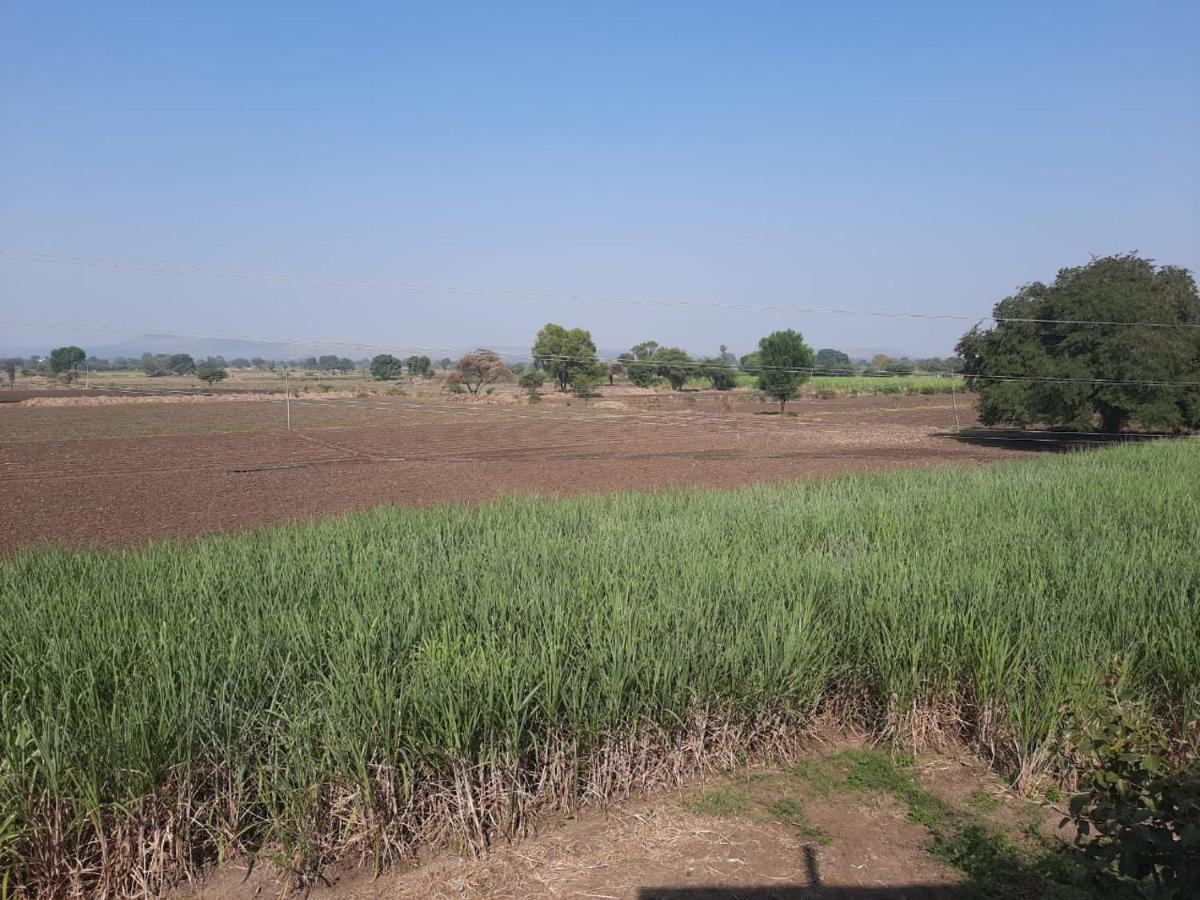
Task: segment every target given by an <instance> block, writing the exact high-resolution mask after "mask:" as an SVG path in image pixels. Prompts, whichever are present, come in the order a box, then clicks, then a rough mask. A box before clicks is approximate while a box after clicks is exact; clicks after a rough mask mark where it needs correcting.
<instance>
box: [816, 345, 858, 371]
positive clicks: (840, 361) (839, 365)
mask: <svg viewBox="0 0 1200 900" xmlns="http://www.w3.org/2000/svg"><path fill="white" fill-rule="evenodd" d="M815 363H816V367H817V368H818V369H820V370H821V371H822V372H823V373H825V374H834V375H840V374H842V373H845V374H847V375H848V374H850V373H851V372H853V371H854V366H853V365H851V364H850V357H849V355H847V354H846V353H843V352H842V351H841V350H831V349H829V348H828V347H827V348H825V349H824V350H818V351H817V355H816V358H815Z"/></svg>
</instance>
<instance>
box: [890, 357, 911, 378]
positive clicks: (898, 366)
mask: <svg viewBox="0 0 1200 900" xmlns="http://www.w3.org/2000/svg"><path fill="white" fill-rule="evenodd" d="M916 370H917V367H916V366H914V365H913V362H912V360H911V359H889V360H888V361H887V362H886V363H885V364H884V366H883V371H885V372H887V373H889V374H891V375H911V374H912V373H913V372H915V371H916Z"/></svg>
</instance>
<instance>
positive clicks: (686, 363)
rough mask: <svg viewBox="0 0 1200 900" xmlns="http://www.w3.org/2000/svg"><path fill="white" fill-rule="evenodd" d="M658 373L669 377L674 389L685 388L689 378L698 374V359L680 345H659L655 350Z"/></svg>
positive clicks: (666, 377)
mask: <svg viewBox="0 0 1200 900" xmlns="http://www.w3.org/2000/svg"><path fill="white" fill-rule="evenodd" d="M654 362H655V366H656V369H655V371H656V372H657V374H658V375H660V376H662V377H663V378H665V379H667V381H669V382H670V384H671V387H672V388H673V389H674V390H677V391H680V390H683V386H684V385H685V384H687V380H688V379H689V378H692V377H693V376H695V375H696V374H698V372H699V369H698V368H697V366H696V361H695V360H694V359H692V358H691V357H690V356H688V355H687V353H686V352H685V351H683V350H680V349H679V348H678V347H659V348H658V349H657V350H655V351H654Z"/></svg>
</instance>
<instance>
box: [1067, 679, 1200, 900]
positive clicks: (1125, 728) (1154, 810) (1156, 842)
mask: <svg viewBox="0 0 1200 900" xmlns="http://www.w3.org/2000/svg"><path fill="white" fill-rule="evenodd" d="M1077 740H1078V742H1079V749H1080V750H1081V752H1082V754H1083V755H1084V757H1085V760H1086V761H1087V763H1088V766H1089V768H1088V770H1087V772H1086V774H1085V776H1084V785H1085V787H1086V790H1085V791H1084V792H1083V793H1081V794H1077V795H1076V796H1074V797H1072V798H1071V804H1070V812H1071V814H1070V816H1069V818H1068V819H1064V820H1063V821H1064V823H1065V822H1067V821H1074V823H1075V826H1076V828H1077V829H1078V833H1077V837H1076V846H1077V848H1078V849H1079V850H1080V852H1081V853H1082V855H1083V857H1084V860H1085V865H1086V866H1087V868H1088V870H1089V872H1090V873H1091V875H1092V878H1093V880H1094V881H1096V882H1097V883H1098V885H1100V886H1103V885H1104V884H1106V883H1111V881H1112V879H1114V878H1116V877H1120V878H1127V879H1131V880H1133V881H1138V882H1145V883H1151V884H1153V885H1154V887H1156V888H1158V889H1159V890H1160V891H1161V892H1162V893H1163V894H1164V895H1165V896H1168V897H1180V898H1182V897H1192V896H1195V894H1194V893H1192V892H1193V891H1194V889H1195V887H1196V885H1200V761H1196V760H1191V761H1190V762H1188V763H1186V764H1184V765H1182V766H1177V765H1173V764H1172V763H1171V762H1170V761H1169V760H1170V758H1171V754H1172V750H1173V748H1172V746H1171V742H1170V740H1169V739H1168V738H1167V737H1166V735H1165V734H1164V733H1163V730H1162V727H1161V726H1160V725H1159V724H1158V723H1157V722H1156V721H1155V720H1154V719H1153V718H1152V717H1151V716H1150V715H1149V714H1148V713H1147V712H1146V711H1145V710H1144V709H1143V708H1142V707H1140V706H1138V705H1136V704H1129V703H1126V704H1122V703H1119V702H1114V703H1113V705H1112V708H1111V710H1110V711H1109V712H1107V713H1106V714H1104V715H1103V716H1102V717H1100V718H1099V720H1098V721H1095V722H1092V723H1089V724H1088V725H1086V726H1084V728H1083V733H1082V735H1081V736H1077Z"/></svg>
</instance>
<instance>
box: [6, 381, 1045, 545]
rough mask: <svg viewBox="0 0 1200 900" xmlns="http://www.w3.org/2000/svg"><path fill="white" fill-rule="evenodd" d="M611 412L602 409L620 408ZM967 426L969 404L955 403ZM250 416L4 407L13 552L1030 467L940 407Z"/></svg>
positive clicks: (550, 407)
mask: <svg viewBox="0 0 1200 900" xmlns="http://www.w3.org/2000/svg"><path fill="white" fill-rule="evenodd" d="M606 394H607V392H606ZM958 406H959V410H960V419H961V422H962V424H963V425H964V426H966V425H970V424H973V423H974V418H973V415H972V414H971V413H970V411H969V410H970V398H967V397H963V396H962V395H960V397H959V399H958ZM291 412H292V423H293V430H292V431H290V432H288V431H286V430H284V427H283V426H284V417H285V407H284V402H283V399H282V398H278V397H276V398H271V399H268V398H264V399H262V400H261V401H260V402H244V403H196V404H168V403H161V404H158V403H145V402H142V403H137V404H127V405H125V404H115V405H95V406H61V407H60V406H34V407H21V406H11V405H6V406H3V407H0V510H3V522H4V528H3V532H2V533H0V552H11V551H13V550H15V549H17V548H20V547H23V546H27V545H32V544H45V543H54V544H64V545H72V546H79V545H120V544H130V543H141V542H145V541H149V540H153V539H157V538H163V537H166V536H172V535H185V536H190V535H200V534H205V533H209V532H215V531H224V530H228V529H239V528H248V527H252V526H258V525H263V524H266V523H270V522H278V521H290V520H303V519H310V518H314V517H320V516H328V515H331V514H335V513H340V512H344V511H347V510H352V509H361V508H367V507H372V506H377V505H380V504H403V505H414V506H415V505H423V504H429V503H436V502H443V501H479V500H485V499H487V498H490V497H494V496H496V495H499V494H504V493H512V492H533V493H537V494H545V495H555V494H563V495H565V494H580V493H585V492H590V491H616V490H622V489H658V488H666V487H673V486H708V487H729V486H734V485H745V484H750V483H755V482H770V481H781V480H787V479H797V478H805V477H811V476H819V475H830V474H835V473H840V472H847V471H855V470H864V469H884V468H897V467H914V466H926V465H936V464H945V463H950V464H964V465H966V464H978V463H985V462H990V461H993V460H998V459H1009V458H1019V457H1022V456H1026V455H1028V454H1029V452H1030V451H1031V450H1040V449H1046V446H1045V445H1043V444H1042V443H1035V442H1020V441H1017V442H1011V441H1008V440H998V439H995V438H991V439H981V440H973V441H970V442H967V441H963V440H959V439H955V438H954V437H953V436H952V435H950V434H948V432H951V431H953V426H954V409H953V405H952V400H951V398H950V397H948V396H945V395H940V396H915V397H881V396H864V397H851V398H839V399H832V400H819V399H803V400H800V401H796V402H794V403H792V404H790V405H789V410H788V412H789V414H788V415H786V416H779V415H777V414H773V412H772V407H771V406H769V405H765V404H761V403H756V402H753V401H751V400H749V399H746V398H745V397H742V396H737V395H732V396H731V395H723V394H716V393H715V392H709V393H698V394H692V395H669V396H654V395H650V396H646V395H645V394H632V393H629V392H626V393H623V394H621V393H619V392H614V393H613V394H612V396H606V397H603V398H600V399H598V400H591V401H587V402H586V403H585V402H584V401H580V400H577V399H575V400H573V399H568V398H564V397H554V398H549V399H548V400H547V401H546V402H543V403H541V404H537V405H534V406H530V405H527V404H525V403H524V402H522V403H520V404H518V403H516V402H514V398H513V397H508V396H496V397H489V398H464V397H453V398H449V397H443V398H440V399H426V398H412V397H402V396H396V397H392V396H379V397H373V398H370V399H365V400H349V399H321V398H320V397H319V396H309V397H306V398H305V399H301V400H294V401H292V403H291Z"/></svg>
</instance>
